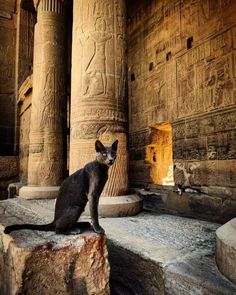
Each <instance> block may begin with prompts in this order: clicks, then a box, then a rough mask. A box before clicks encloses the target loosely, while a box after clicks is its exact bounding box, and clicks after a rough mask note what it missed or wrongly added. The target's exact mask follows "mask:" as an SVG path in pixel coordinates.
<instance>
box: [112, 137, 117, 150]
mask: <svg viewBox="0 0 236 295" xmlns="http://www.w3.org/2000/svg"><path fill="white" fill-rule="evenodd" d="M117 146H118V139H117V140H116V141H115V142H113V144H112V146H111V148H112V149H113V151H115V152H116V151H117Z"/></svg>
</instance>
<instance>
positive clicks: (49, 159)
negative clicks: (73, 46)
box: [28, 0, 66, 186]
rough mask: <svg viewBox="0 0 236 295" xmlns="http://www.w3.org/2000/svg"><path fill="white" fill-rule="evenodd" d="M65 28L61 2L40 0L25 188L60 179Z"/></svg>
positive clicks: (58, 0)
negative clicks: (26, 183)
mask: <svg viewBox="0 0 236 295" xmlns="http://www.w3.org/2000/svg"><path fill="white" fill-rule="evenodd" d="M65 25H66V23H65V7H64V5H63V4H62V2H61V1H60V0H53V1H51V0H42V1H41V2H40V4H39V7H38V16H37V24H36V25H35V41H34V75H33V95H32V111H31V124H30V147H29V165H28V185H33V186H57V185H60V184H61V181H62V179H63V169H64V159H63V124H64V123H65V120H64V118H63V114H64V113H65V112H66V62H65V58H66V44H65V41H66V39H65V33H66V27H65Z"/></svg>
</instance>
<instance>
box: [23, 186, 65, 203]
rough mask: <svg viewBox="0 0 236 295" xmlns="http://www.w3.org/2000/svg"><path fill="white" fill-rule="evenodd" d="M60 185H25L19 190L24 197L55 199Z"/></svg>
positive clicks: (30, 198)
mask: <svg viewBox="0 0 236 295" xmlns="http://www.w3.org/2000/svg"><path fill="white" fill-rule="evenodd" d="M59 189H60V186H23V187H22V188H21V189H20V190H19V196H20V197H21V198H24V199H28V200H32V199H55V198H57V196H58V192H59Z"/></svg>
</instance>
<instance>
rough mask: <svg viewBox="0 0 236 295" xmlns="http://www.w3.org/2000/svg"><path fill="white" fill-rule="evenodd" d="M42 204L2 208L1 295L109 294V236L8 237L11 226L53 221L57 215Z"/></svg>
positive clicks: (26, 232)
mask: <svg viewBox="0 0 236 295" xmlns="http://www.w3.org/2000/svg"><path fill="white" fill-rule="evenodd" d="M39 204H40V202H39V203H37V202H30V201H25V200H21V199H14V200H7V201H2V202H1V203H0V277H1V280H0V290H1V292H0V293H1V295H13V294H24V295H32V294H34V295H56V294H58V295H64V294H65V295H67V294H73V295H76V294H87V295H92V294H93V295H95V294H96V295H98V294H99V295H100V294H101V295H108V294H110V288H109V275H110V266H109V262H108V253H107V246H106V236H104V235H97V234H95V233H94V232H89V231H88V232H84V233H83V234H81V235H78V234H73V235H66V236H65V235H56V234H55V233H53V232H42V231H32V230H22V231H14V232H12V233H11V234H10V235H5V234H4V233H3V230H4V227H5V226H6V225H10V224H14V223H25V222H28V223H35V224H36V223H47V222H49V221H51V220H52V216H53V210H51V211H50V209H48V208H47V205H48V203H42V204H43V205H42V206H40V205H39ZM51 207H53V203H52V202H51ZM49 208H50V206H49Z"/></svg>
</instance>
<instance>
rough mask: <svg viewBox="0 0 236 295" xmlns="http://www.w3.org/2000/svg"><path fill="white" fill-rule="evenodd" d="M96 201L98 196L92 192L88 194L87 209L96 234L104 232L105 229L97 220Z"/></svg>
mask: <svg viewBox="0 0 236 295" xmlns="http://www.w3.org/2000/svg"><path fill="white" fill-rule="evenodd" d="M98 201H99V196H97V195H94V194H91V195H90V196H89V210H90V215H91V224H92V227H93V230H94V231H95V232H96V233H97V234H104V233H105V231H104V229H103V228H102V227H101V226H100V225H99V222H98Z"/></svg>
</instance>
